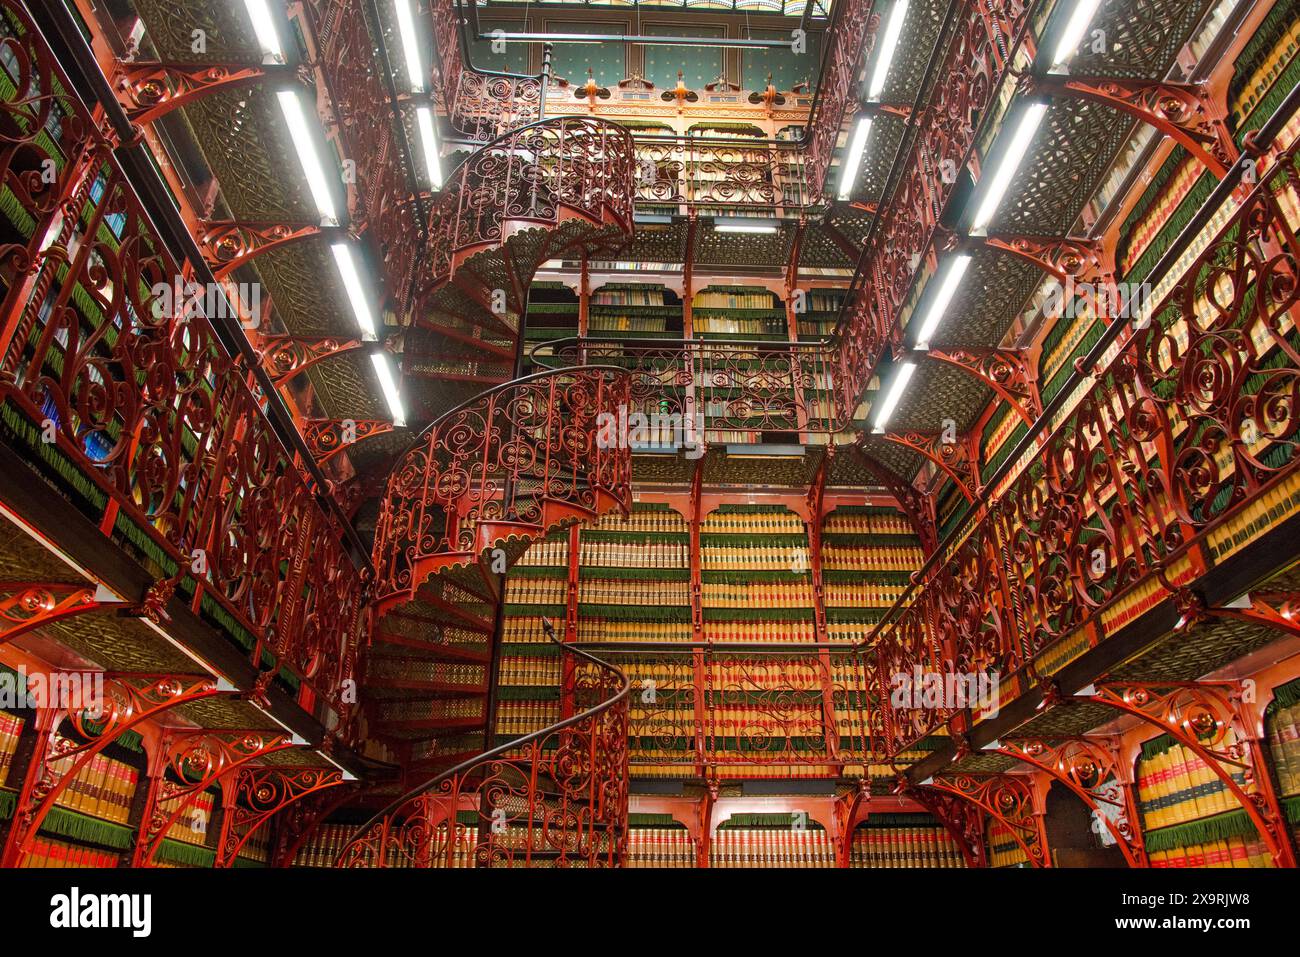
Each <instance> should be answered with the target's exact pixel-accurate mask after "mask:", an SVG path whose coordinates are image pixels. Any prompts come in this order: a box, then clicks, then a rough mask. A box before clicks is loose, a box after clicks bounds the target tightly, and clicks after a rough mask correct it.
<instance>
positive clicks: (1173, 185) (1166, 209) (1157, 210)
mask: <svg viewBox="0 0 1300 957" xmlns="http://www.w3.org/2000/svg"><path fill="white" fill-rule="evenodd" d="M1204 172H1205V170H1204V168H1203V167H1202V166H1201V164H1200V163H1199V162H1197V161H1196V160H1195V159H1192V158H1187V159H1184V160H1183V161H1182V162H1180V163H1179V164H1178V168H1177V169H1176V170H1175V171H1174V173H1173V175H1171V176H1170V177H1169V179H1168V181H1167V182H1166V183H1165V188H1164V189H1163V190H1161V191H1160V194H1159V195H1158V196H1157V197H1155V198H1154V201H1153V202H1152V203H1151V206H1150V207H1149V208H1148V209H1147V210H1146V212H1145V213H1143V214H1142V216H1141V218H1139V219H1138V220H1137V222H1135V223H1134V224H1133V226H1132V229H1131V230H1130V232H1129V235H1128V243H1127V246H1126V248H1125V251H1124V256H1123V260H1122V261H1121V262H1120V268H1121V270H1122V271H1123V272H1124V273H1125V274H1127V273H1128V271H1129V270H1130V269H1132V268H1133V264H1134V263H1136V262H1137V261H1138V260H1139V259H1141V258H1142V254H1143V253H1144V252H1146V250H1147V247H1148V246H1150V245H1151V241H1152V240H1153V239H1155V237H1156V236H1158V235H1159V234H1160V231H1161V230H1162V229H1164V228H1165V226H1166V224H1168V223H1169V221H1170V217H1171V216H1172V215H1173V213H1174V211H1175V210H1176V209H1178V207H1179V205H1181V203H1182V202H1183V200H1184V199H1186V197H1187V194H1188V193H1190V192H1191V191H1192V187H1193V186H1195V185H1196V181H1197V179H1199V178H1200V177H1201V175H1202V174H1203V173H1204Z"/></svg>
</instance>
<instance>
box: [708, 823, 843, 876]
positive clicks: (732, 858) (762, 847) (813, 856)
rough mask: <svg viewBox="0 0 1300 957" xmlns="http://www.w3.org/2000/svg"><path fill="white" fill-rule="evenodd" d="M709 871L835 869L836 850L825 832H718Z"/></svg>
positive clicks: (711, 844)
mask: <svg viewBox="0 0 1300 957" xmlns="http://www.w3.org/2000/svg"><path fill="white" fill-rule="evenodd" d="M709 866H710V867H834V866H835V846H834V844H832V843H831V839H830V835H829V834H827V833H826V832H825V831H822V830H812V829H811V828H805V829H802V830H795V829H793V828H789V829H781V828H719V829H718V830H717V831H716V832H714V835H713V840H712V841H711V842H710V843H709Z"/></svg>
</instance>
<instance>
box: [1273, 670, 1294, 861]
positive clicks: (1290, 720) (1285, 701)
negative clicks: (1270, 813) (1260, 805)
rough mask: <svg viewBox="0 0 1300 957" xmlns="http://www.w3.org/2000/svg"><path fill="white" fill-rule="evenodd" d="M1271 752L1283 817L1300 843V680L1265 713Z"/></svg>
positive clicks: (1285, 689)
mask: <svg viewBox="0 0 1300 957" xmlns="http://www.w3.org/2000/svg"><path fill="white" fill-rule="evenodd" d="M1264 730H1265V732H1266V734H1267V736H1268V753H1269V757H1270V758H1271V760H1272V763H1273V772H1274V782H1275V784H1276V786H1277V796H1278V800H1279V801H1280V802H1281V804H1282V811H1283V814H1284V815H1285V816H1286V819H1287V822H1288V823H1289V825H1290V827H1291V837H1292V841H1293V842H1294V843H1297V844H1300V679H1297V680H1295V681H1289V682H1287V683H1286V684H1284V685H1281V686H1279V687H1278V688H1276V689H1275V690H1274V692H1273V700H1272V701H1271V702H1269V705H1268V708H1267V709H1266V710H1265V712H1264Z"/></svg>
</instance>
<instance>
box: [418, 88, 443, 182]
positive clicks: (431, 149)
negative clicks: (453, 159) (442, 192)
mask: <svg viewBox="0 0 1300 957" xmlns="http://www.w3.org/2000/svg"><path fill="white" fill-rule="evenodd" d="M415 126H416V129H418V130H419V131H420V149H422V150H424V165H425V169H426V170H427V171H428V174H429V186H430V188H432V189H442V158H441V157H440V156H439V155H438V134H437V132H436V130H435V129H434V125H433V110H431V109H429V107H427V106H420V107H416V110H415Z"/></svg>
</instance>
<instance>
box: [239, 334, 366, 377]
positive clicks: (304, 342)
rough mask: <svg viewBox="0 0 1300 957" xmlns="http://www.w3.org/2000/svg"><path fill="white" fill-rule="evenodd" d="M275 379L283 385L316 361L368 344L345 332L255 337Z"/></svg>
mask: <svg viewBox="0 0 1300 957" xmlns="http://www.w3.org/2000/svg"><path fill="white" fill-rule="evenodd" d="M254 341H255V344H256V346H257V348H258V352H259V353H260V354H261V357H262V364H263V365H264V366H265V367H266V371H267V372H268V373H269V374H270V376H271V381H272V382H274V383H275V384H276V385H277V386H282V385H284V384H285V383H287V382H288V381H289V380H290V379H292V378H293V377H294V376H296V375H297V374H298V373H300V372H305V371H307V370H308V369H310V368H311V367H312V366H314V365H315V364H316V363H318V362H321V361H323V360H325V359H331V358H333V357H335V356H340V355H343V354H345V353H348V352H355V351H356V350H358V349H362V348H364V347H365V343H364V342H362V341H361V340H360V339H346V338H344V337H342V336H282V335H274V336H259V337H257V338H256V339H255V340H254Z"/></svg>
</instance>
